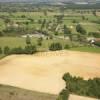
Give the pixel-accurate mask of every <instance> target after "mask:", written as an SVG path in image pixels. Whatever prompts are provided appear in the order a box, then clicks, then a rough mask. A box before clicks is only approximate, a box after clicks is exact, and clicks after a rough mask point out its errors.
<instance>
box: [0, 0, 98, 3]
mask: <svg viewBox="0 0 100 100" xmlns="http://www.w3.org/2000/svg"><path fill="white" fill-rule="evenodd" d="M0 2H74V3H75V2H95V3H96V2H97V3H98V2H100V0H0Z"/></svg>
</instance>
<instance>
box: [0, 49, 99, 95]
mask: <svg viewBox="0 0 100 100" xmlns="http://www.w3.org/2000/svg"><path fill="white" fill-rule="evenodd" d="M66 72H69V73H70V74H72V75H76V76H81V77H84V78H85V79H88V78H93V77H100V54H95V53H86V52H85V53H83V52H76V51H57V52H44V53H37V54H35V55H12V56H8V57H6V58H4V59H2V60H1V61H0V83H1V84H7V85H11V86H17V87H21V88H25V89H30V90H35V91H40V92H46V93H52V94H58V93H59V92H60V91H61V90H62V89H63V88H64V86H65V83H64V81H63V80H62V76H63V74H64V73H66Z"/></svg>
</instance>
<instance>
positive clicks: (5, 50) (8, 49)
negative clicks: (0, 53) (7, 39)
mask: <svg viewBox="0 0 100 100" xmlns="http://www.w3.org/2000/svg"><path fill="white" fill-rule="evenodd" d="M4 54H5V55H8V54H10V48H9V47H8V46H5V47H4Z"/></svg>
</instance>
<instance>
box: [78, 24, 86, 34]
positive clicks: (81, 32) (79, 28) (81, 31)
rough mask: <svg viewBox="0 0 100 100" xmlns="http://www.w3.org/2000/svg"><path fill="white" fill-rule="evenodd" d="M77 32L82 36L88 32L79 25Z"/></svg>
mask: <svg viewBox="0 0 100 100" xmlns="http://www.w3.org/2000/svg"><path fill="white" fill-rule="evenodd" d="M76 31H77V32H79V33H80V34H82V35H85V34H86V30H85V29H84V28H83V27H82V25H80V24H78V25H77V26H76Z"/></svg>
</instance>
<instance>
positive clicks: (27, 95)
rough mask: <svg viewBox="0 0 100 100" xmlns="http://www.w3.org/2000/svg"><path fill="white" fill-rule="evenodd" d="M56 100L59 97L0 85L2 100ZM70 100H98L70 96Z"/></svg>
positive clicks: (0, 99)
mask: <svg viewBox="0 0 100 100" xmlns="http://www.w3.org/2000/svg"><path fill="white" fill-rule="evenodd" d="M11 99H13V100H56V99H57V95H54V94H47V93H41V92H36V91H30V90H26V89H21V88H16V87H12V86H8V85H0V100H11ZM69 100H97V99H94V98H88V97H82V96H77V95H72V94H71V95H70V97H69Z"/></svg>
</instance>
